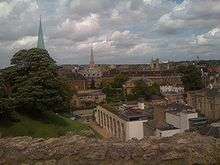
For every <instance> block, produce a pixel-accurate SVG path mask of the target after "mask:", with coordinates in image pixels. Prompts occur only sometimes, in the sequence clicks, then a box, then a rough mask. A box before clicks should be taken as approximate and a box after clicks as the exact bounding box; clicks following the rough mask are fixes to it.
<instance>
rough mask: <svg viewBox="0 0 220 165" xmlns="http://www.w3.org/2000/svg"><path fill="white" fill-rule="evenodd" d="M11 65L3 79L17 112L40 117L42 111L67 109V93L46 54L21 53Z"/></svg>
mask: <svg viewBox="0 0 220 165" xmlns="http://www.w3.org/2000/svg"><path fill="white" fill-rule="evenodd" d="M11 64H12V67H10V69H8V70H7V72H8V73H7V74H5V76H4V79H5V80H7V82H8V83H9V84H10V85H11V88H12V94H11V96H10V97H11V98H13V100H14V101H13V105H14V106H15V109H16V110H17V111H22V112H26V113H31V114H36V115H40V114H41V113H42V112H43V111H55V112H61V111H66V110H67V109H68V107H69V99H70V93H69V92H68V88H67V86H66V85H65V83H64V82H63V81H62V80H61V79H60V78H59V77H58V75H57V66H56V63H55V61H54V60H53V59H52V58H51V57H50V56H49V54H48V52H47V51H46V50H43V49H37V48H34V49H30V50H20V51H18V52H17V53H16V54H15V55H14V56H13V58H12V59H11Z"/></svg>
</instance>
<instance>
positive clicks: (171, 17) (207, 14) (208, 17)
mask: <svg viewBox="0 0 220 165" xmlns="http://www.w3.org/2000/svg"><path fill="white" fill-rule="evenodd" d="M219 21H220V1H219V0H202V1H201V0H185V1H184V2H183V3H181V4H179V5H177V6H176V7H174V8H173V10H172V11H171V12H170V13H167V14H165V15H163V16H162V17H161V18H160V19H159V22H158V26H159V29H160V30H162V31H165V32H167V31H168V32H169V30H178V29H191V30H196V29H202V28H210V27H211V26H213V25H215V26H217V25H219Z"/></svg>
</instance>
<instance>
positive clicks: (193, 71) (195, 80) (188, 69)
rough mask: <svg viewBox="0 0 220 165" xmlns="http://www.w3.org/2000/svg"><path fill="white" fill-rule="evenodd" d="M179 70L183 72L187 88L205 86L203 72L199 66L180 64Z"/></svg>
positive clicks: (193, 88) (194, 88)
mask: <svg viewBox="0 0 220 165" xmlns="http://www.w3.org/2000/svg"><path fill="white" fill-rule="evenodd" d="M178 70H179V72H180V73H182V74H183V76H182V81H183V84H184V87H185V89H186V90H199V89H202V88H203V87H204V84H203V81H202V73H201V70H200V68H199V67H198V66H196V65H188V66H180V67H179V68H178Z"/></svg>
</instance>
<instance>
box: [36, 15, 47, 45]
mask: <svg viewBox="0 0 220 165" xmlns="http://www.w3.org/2000/svg"><path fill="white" fill-rule="evenodd" d="M37 48H39V49H45V44H44V34H43V28H42V23H41V16H40V25H39V31H38V41H37Z"/></svg>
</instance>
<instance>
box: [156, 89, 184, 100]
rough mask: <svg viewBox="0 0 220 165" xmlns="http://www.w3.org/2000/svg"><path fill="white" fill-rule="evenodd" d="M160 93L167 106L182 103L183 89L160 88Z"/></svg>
mask: <svg viewBox="0 0 220 165" xmlns="http://www.w3.org/2000/svg"><path fill="white" fill-rule="evenodd" d="M160 92H161V94H162V95H163V96H164V97H165V98H166V99H167V101H168V104H170V103H174V102H182V103H183V102H184V97H183V95H184V87H182V86H171V85H165V86H160Z"/></svg>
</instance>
